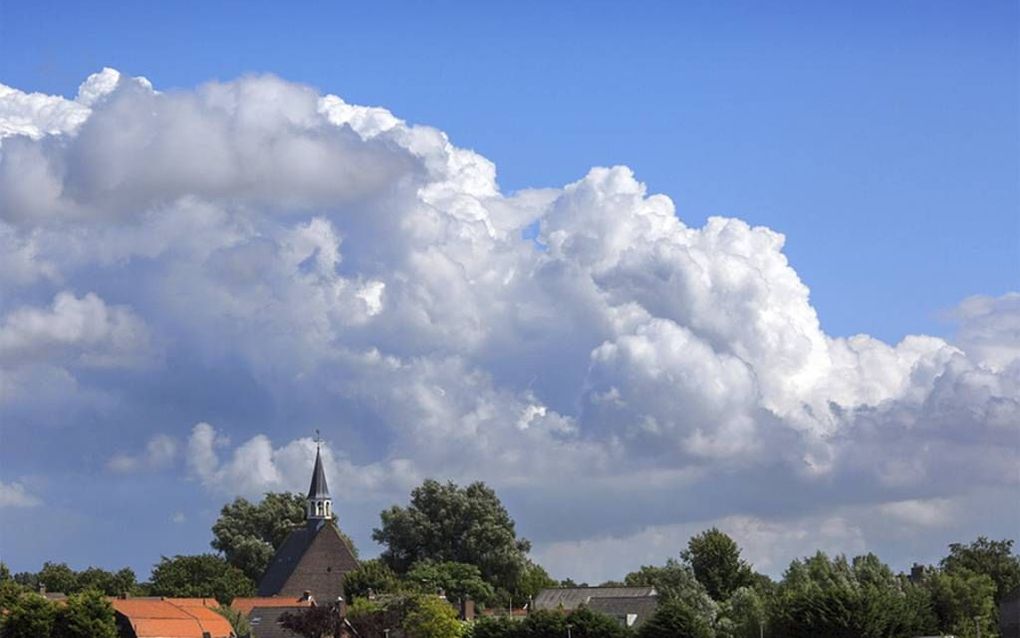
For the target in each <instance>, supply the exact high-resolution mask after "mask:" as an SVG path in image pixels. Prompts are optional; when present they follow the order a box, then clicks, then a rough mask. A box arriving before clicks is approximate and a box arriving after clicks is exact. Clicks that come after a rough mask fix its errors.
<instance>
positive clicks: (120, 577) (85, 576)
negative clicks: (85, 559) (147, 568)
mask: <svg viewBox="0 0 1020 638" xmlns="http://www.w3.org/2000/svg"><path fill="white" fill-rule="evenodd" d="M75 586H76V588H77V589H76V591H86V590H89V589H96V590H98V591H101V592H103V593H104V594H106V595H107V596H119V595H121V594H130V593H133V592H135V591H136V590H137V588H138V580H137V579H136V578H135V572H134V571H133V570H131V569H130V568H127V567H125V568H124V569H121V570H118V571H116V572H108V571H106V570H105V569H100V568H98V567H89V568H88V569H86V570H85V571H81V572H78V574H77V578H76V583H75Z"/></svg>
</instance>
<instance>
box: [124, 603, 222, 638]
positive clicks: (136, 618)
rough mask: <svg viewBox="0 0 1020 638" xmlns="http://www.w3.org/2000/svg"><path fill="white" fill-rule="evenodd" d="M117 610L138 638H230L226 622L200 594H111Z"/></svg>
mask: <svg viewBox="0 0 1020 638" xmlns="http://www.w3.org/2000/svg"><path fill="white" fill-rule="evenodd" d="M111 602H112V603H113V608H114V609H115V610H116V611H117V613H118V614H121V615H122V616H124V617H125V618H126V619H127V620H128V622H129V623H130V624H131V628H132V629H133V630H134V632H135V635H137V636H138V638H203V635H202V634H203V633H204V632H208V633H209V635H210V636H211V637H212V638H231V636H233V635H234V633H233V629H231V627H230V623H229V622H227V619H226V618H224V617H223V616H220V615H219V614H218V613H216V612H215V611H213V610H212V609H210V607H209V604H207V603H211V604H215V601H210V600H209V599H203V598H126V599H124V598H115V599H113V600H112V601H111Z"/></svg>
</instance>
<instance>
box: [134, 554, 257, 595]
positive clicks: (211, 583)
mask: <svg viewBox="0 0 1020 638" xmlns="http://www.w3.org/2000/svg"><path fill="white" fill-rule="evenodd" d="M149 580H150V587H151V591H152V594H153V595H154V596H173V597H178V598H215V599H216V600H217V601H219V602H220V604H222V605H229V604H230V601H231V600H233V599H234V598H236V597H237V596H253V595H255V584H254V583H253V582H252V580H251V579H250V578H248V577H247V576H245V574H244V572H242V571H241V570H240V569H238V568H236V567H234V566H233V565H230V564H228V563H227V561H226V560H224V559H223V558H221V557H220V556H216V555H215V554H198V555H195V556H180V555H178V556H174V557H173V558H167V557H166V556H164V557H163V558H162V560H160V562H159V564H158V565H156V566H155V567H154V568H153V570H152V577H151V578H150V579H149Z"/></svg>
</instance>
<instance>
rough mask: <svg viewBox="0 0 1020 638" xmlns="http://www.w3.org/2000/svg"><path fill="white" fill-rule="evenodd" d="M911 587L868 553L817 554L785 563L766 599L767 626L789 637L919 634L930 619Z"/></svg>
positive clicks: (881, 637) (877, 637) (862, 637)
mask: <svg viewBox="0 0 1020 638" xmlns="http://www.w3.org/2000/svg"><path fill="white" fill-rule="evenodd" d="M913 587H914V586H913V585H911V584H910V583H908V582H906V580H905V579H902V578H898V577H896V576H894V575H893V573H892V571H891V570H890V569H889V568H888V566H886V565H885V564H883V563H882V562H881V561H880V560H879V559H878V558H877V557H876V556H874V555H873V554H867V555H865V556H858V557H857V558H855V559H854V560H853V561H852V562H851V561H848V560H847V559H846V558H845V557H843V556H837V557H836V558H835V559H831V560H830V559H829V557H828V556H826V555H825V554H824V553H822V552H818V553H817V554H815V555H814V556H813V557H811V558H807V559H804V560H797V561H793V562H792V563H791V564H790V567H789V568H788V569H787V571H786V574H785V575H784V578H783V581H782V582H781V583H780V584H779V586H778V587H777V591H776V595H775V597H774V598H773V599H772V601H771V602H772V604H771V606H770V614H769V615H770V622H769V625H770V627H772V629H773V634H774V635H778V636H786V637H788V638H808V637H809V636H827V637H832V638H884V637H887V636H910V635H921V634H924V633H927V632H929V631H930V630H931V625H932V624H933V617H932V615H931V614H930V611H929V607H928V605H927V602H926V599H925V597H924V596H920V595H917V594H918V592H913V591H912V589H913Z"/></svg>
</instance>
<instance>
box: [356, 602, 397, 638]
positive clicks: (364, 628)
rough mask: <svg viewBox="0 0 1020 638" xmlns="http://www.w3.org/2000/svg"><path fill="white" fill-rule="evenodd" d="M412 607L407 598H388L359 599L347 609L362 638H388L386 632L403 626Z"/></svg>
mask: <svg viewBox="0 0 1020 638" xmlns="http://www.w3.org/2000/svg"><path fill="white" fill-rule="evenodd" d="M409 607H410V599H409V598H408V597H406V596H386V597H384V598H383V599H378V600H368V599H366V598H358V599H356V600H355V601H354V603H353V604H351V605H350V606H348V608H347V618H348V620H350V621H351V625H353V626H354V629H355V630H356V631H357V632H358V635H359V636H361V638H386V635H387V632H386V630H387V629H389V630H394V629H397V628H399V627H400V626H401V623H402V622H403V619H404V616H405V614H406V613H407V611H408V608H409Z"/></svg>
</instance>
